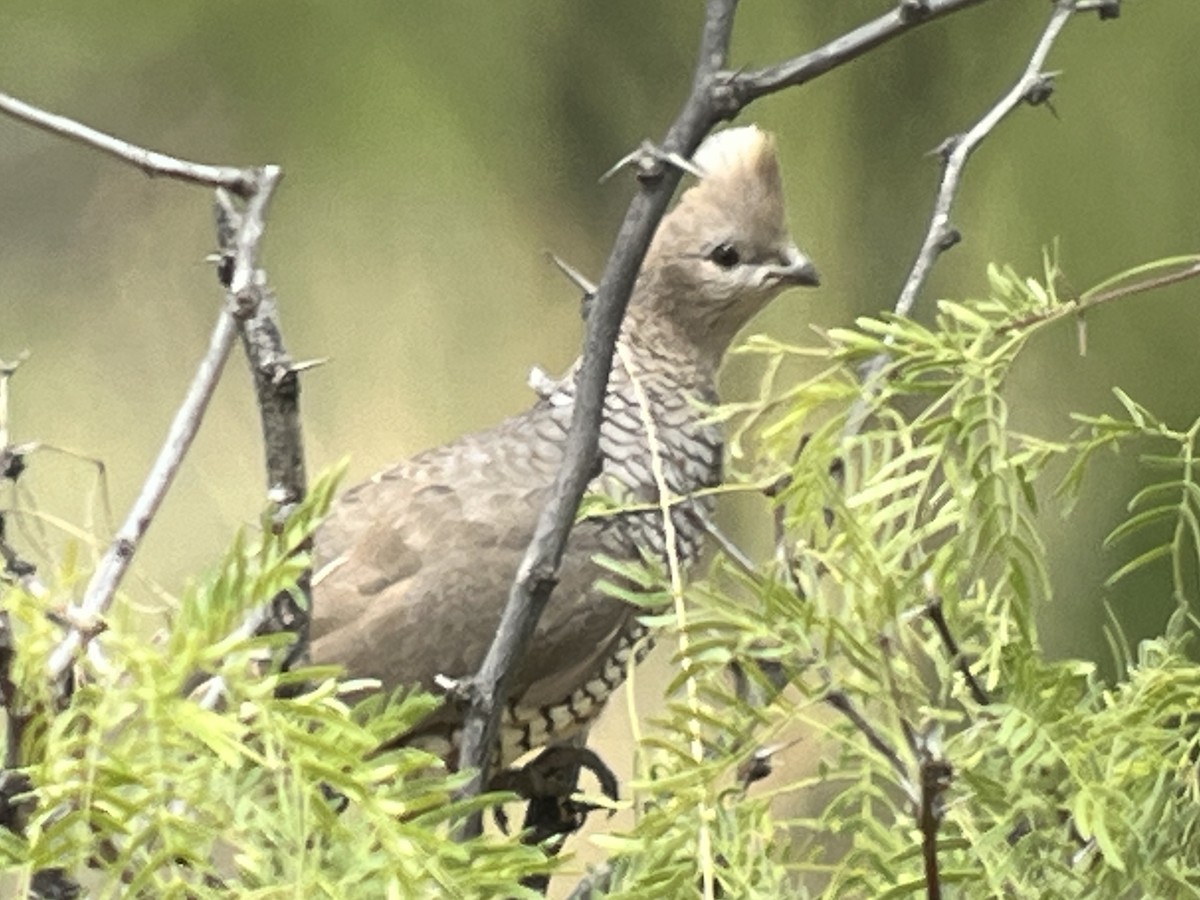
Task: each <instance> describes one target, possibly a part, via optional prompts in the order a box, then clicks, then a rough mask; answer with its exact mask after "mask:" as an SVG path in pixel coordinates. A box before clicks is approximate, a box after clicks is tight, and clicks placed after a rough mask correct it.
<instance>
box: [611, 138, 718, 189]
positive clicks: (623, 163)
mask: <svg viewBox="0 0 1200 900" xmlns="http://www.w3.org/2000/svg"><path fill="white" fill-rule="evenodd" d="M664 164H669V165H672V166H674V167H675V168H677V169H679V170H680V171H681V172H687V173H689V174H691V175H695V176H696V177H697V178H703V177H704V172H702V171H701V170H700V169H699V167H697V166H696V164H695V163H693V162H692V161H691V160H689V159H684V158H683V157H682V156H680V155H679V154H678V153H675V152H673V151H669V150H663V149H662V148H660V147H657V146H655V145H654V144H653V143H651V142H650V141H642V145H641V146H640V147H638V148H637V149H636V150H631V151H630V152H629V153H626V154H625V155H624V156H623V157H621V158H620V159H619V160H617V162H616V163H615V164H614V165H613V167H612V168H611V169H609V170H608V171H607V172H605V173H604V174H603V175H601V176H600V183H601V184H603V183H604V182H606V181H608V180H609V179H610V178H612V177H613V176H614V175H616V174H617V173H618V172H620V171H621V170H622V169H624V168H626V167H629V168H632V169H633V170H634V173H635V174H636V175H637V179H638V181H640V182H642V183H643V184H645V183H647V182H653V181H657V180H658V179H659V178H661V177H662V167H663V165H664Z"/></svg>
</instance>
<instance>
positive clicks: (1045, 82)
mask: <svg viewBox="0 0 1200 900" xmlns="http://www.w3.org/2000/svg"><path fill="white" fill-rule="evenodd" d="M1059 74H1060V73H1059V72H1042V73H1041V74H1039V75H1038V76H1037V77H1036V78H1035V79H1034V80H1033V83H1032V84H1031V85H1029V89H1028V90H1027V91H1025V97H1024V100H1025V102H1026V103H1028V104H1029V105H1030V106H1041V105H1042V104H1047V105H1048V104H1049V100H1050V98H1051V97H1052V96H1053V95H1054V79H1055V78H1056V77H1057V76H1058V75H1059ZM1051 108H1052V109H1053V107H1051Z"/></svg>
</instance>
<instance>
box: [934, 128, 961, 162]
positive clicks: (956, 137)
mask: <svg viewBox="0 0 1200 900" xmlns="http://www.w3.org/2000/svg"><path fill="white" fill-rule="evenodd" d="M961 141H962V135H961V134H952V135H950V137H948V138H946V139H945V140H944V141H942V142H941V143H940V144H938V145H937V146H936V147H934V148H933V149H932V150H930V151H929V152H928V153H927V154H926V156H936V157H937V158H938V159H940V160H941V161H942V165H946V164H947V163H949V162H950V157H951V156H953V155H954V151H955V150H956V149H957V148H958V145H959V142H961Z"/></svg>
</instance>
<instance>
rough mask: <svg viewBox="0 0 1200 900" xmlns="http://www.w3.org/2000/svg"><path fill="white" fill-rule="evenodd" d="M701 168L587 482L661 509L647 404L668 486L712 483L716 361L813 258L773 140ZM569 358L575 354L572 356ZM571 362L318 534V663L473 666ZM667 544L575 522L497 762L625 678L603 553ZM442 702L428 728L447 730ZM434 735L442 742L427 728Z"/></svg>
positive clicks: (623, 528)
mask: <svg viewBox="0 0 1200 900" xmlns="http://www.w3.org/2000/svg"><path fill="white" fill-rule="evenodd" d="M693 161H694V163H695V164H696V165H697V166H698V167H699V168H700V169H701V170H702V171H703V172H704V173H705V177H704V178H702V179H701V180H700V181H699V182H698V183H697V184H696V185H694V186H693V187H692V188H691V189H689V190H688V191H686V192H685V193H684V195H683V196H682V198H681V199H680V200H679V203H678V204H677V205H676V207H675V208H674V209H673V210H672V211H671V212H670V213H669V214H668V215H667V216H666V217H665V218H664V219H663V222H662V224H661V225H660V227H659V230H658V233H657V235H656V237H655V239H654V242H653V243H652V245H651V247H650V250H649V252H648V253H647V255H646V260H645V263H644V264H643V266H642V271H641V273H640V274H639V276H638V280H637V284H636V286H635V288H634V292H633V295H632V297H631V299H630V304H629V310H628V313H627V314H626V318H625V322H624V325H623V327H622V332H621V338H620V349H619V353H618V355H617V357H616V358H614V362H613V370H612V374H611V377H610V380H609V386H608V395H607V399H606V402H605V417H604V422H603V426H602V428H601V433H600V451H601V455H602V461H603V468H602V473H601V475H600V477H599V479H598V484H597V485H595V487H596V488H597V489H599V490H602V491H604V492H606V493H608V494H612V495H615V496H617V498H618V499H620V500H622V501H629V502H639V503H643V504H645V503H653V502H655V501H656V499H657V497H658V488H657V486H656V483H655V479H654V476H653V474H652V472H651V454H650V448H649V445H648V443H647V439H646V429H645V428H644V418H643V415H644V412H645V411H644V410H643V408H642V403H641V402H640V401H641V400H642V399H643V398H644V400H645V402H646V405H647V406H648V412H649V415H650V416H651V417H652V419H653V422H654V425H655V431H656V437H657V441H658V444H659V450H658V452H659V454H660V456H661V460H662V465H663V470H664V476H665V481H666V484H667V486H668V487H669V489H670V491H671V492H672V493H673V494H676V495H689V494H692V493H694V492H695V491H697V490H698V489H700V488H703V487H708V486H712V485H715V484H718V483H719V482H720V478H721V448H722V439H721V433H720V429H719V427H717V426H715V425H713V424H711V423H709V422H706V421H705V413H704V409H705V407H706V406H711V405H712V404H713V403H715V402H716V400H717V394H716V372H717V367H718V366H719V364H720V362H721V358H722V356H723V355H724V353H725V350H726V348H727V347H728V346H729V343H730V341H731V340H732V339H733V337H734V335H735V334H736V333H737V331H738V330H739V329H740V328H741V327H742V326H743V325H744V324H745V323H746V322H747V321H749V319H750V318H751V317H752V316H753V315H754V314H755V313H757V312H758V311H759V310H760V309H762V308H763V307H764V306H765V305H766V304H767V303H768V302H769V301H770V300H771V299H772V298H774V297H775V296H776V295H777V294H778V293H779V292H780V291H781V290H783V289H784V288H786V287H788V286H789V285H793V284H806V285H814V284H816V283H817V277H816V272H815V270H814V269H813V267H812V265H811V264H810V263H809V262H808V260H807V259H806V258H805V257H804V256H803V255H802V254H801V253H800V252H799V251H798V250H797V249H796V246H795V244H794V243H793V242H792V241H791V239H790V238H789V236H788V232H787V227H786V225H785V223H784V206H783V192H782V184H781V181H780V175H779V166H778V162H777V160H776V156H775V151H774V144H773V141H772V139H771V138H770V137H769V136H768V135H766V134H764V133H762V132H761V131H759V130H758V129H757V128H754V127H752V126H751V127H745V128H735V129H729V130H726V131H724V132H720V133H718V134H716V135H713V136H712V137H710V138H709V139H708V140H707V141H706V142H705V143H704V144H703V145H702V146H701V147H700V149H699V150H698V151H697V152H696V155H695V157H694V160H693ZM577 366H578V363H576V367H577ZM574 372H575V367H573V368H572V369H571V371H570V372H569V373H568V374H567V375H566V376H565V377H564V378H563V379H562V380H561V381H560V382H557V383H555V384H553V385H550V386H548V387H547V388H545V389H544V390H543V391H541V393H542V394H543V396H541V398H540V399H539V400H538V402H537V403H536V404H534V406H533V407H532V408H531V409H529V410H528V411H526V412H524V413H521V414H520V415H517V416H514V417H512V418H510V419H508V420H506V421H504V422H502V423H501V424H499V425H497V426H496V427H494V428H492V429H489V430H487V431H481V432H477V433H475V434H470V435H467V436H465V437H463V438H460V439H459V440H457V441H455V442H454V443H451V444H447V445H445V446H443V447H438V448H436V449H433V450H428V451H426V452H424V453H421V454H419V455H417V456H414V457H413V458H412V459H410V460H408V461H406V462H402V463H400V464H399V465H397V466H395V467H394V468H391V469H388V470H386V471H384V472H381V473H379V474H377V475H375V476H374V477H373V478H371V479H370V480H369V481H367V482H365V483H363V484H360V485H358V486H357V487H355V488H352V489H351V490H349V491H347V492H346V494H345V495H343V497H342V498H341V499H340V500H339V501H338V503H337V504H336V505H335V507H334V510H333V512H332V513H331V515H330V518H329V520H328V521H327V522H326V524H325V525H324V526H323V527H322V528H321V530H320V532H319V533H318V535H317V549H316V557H317V560H316V561H317V567H318V576H317V577H318V585H317V589H316V596H315V602H314V614H313V622H312V638H313V642H312V654H313V659H314V661H316V662H320V663H328V662H335V663H340V664H342V665H344V666H345V667H346V669H347V670H348V672H349V674H351V675H352V676H355V677H373V678H379V679H381V680H382V682H383V683H384V685H385V686H386V687H388V688H393V687H396V686H399V685H404V684H421V685H423V686H424V687H426V688H432V687H433V682H434V678H435V676H437V675H439V674H443V675H447V676H450V677H455V678H457V677H465V676H469V675H471V674H473V673H474V672H475V670H476V669H477V668H478V666H479V663H480V662H481V661H482V659H483V656H484V654H485V652H486V651H487V648H488V645H489V644H490V642H491V640H492V636H493V634H494V632H495V628H496V624H497V623H498V621H499V618H500V612H501V610H502V609H503V607H504V603H505V601H506V599H507V596H508V588H509V585H510V584H511V583H512V580H513V578H514V576H515V574H516V571H517V567H518V565H519V564H520V561H521V557H522V555H523V554H524V552H525V549H526V547H527V546H528V544H529V541H530V539H531V538H532V535H533V529H534V525H535V523H536V521H537V517H538V514H539V512H540V511H541V509H542V506H543V505H544V504H545V502H546V500H547V498H548V497H549V494H550V490H551V485H552V483H553V481H554V477H555V473H556V472H557V470H558V467H559V465H560V464H561V462H562V456H563V447H564V442H565V439H566V431H567V427H568V425H569V422H570V419H571V408H572V404H573V401H574ZM709 505H710V501H708V500H696V501H692V502H690V503H681V504H678V505H676V506H675V507H674V512H673V513H672V517H673V521H674V524H675V526H676V531H677V543H678V552H679V558H680V559H681V560H682V561H683V562H684V563H685V564H687V563H690V562H692V561H694V560H695V558H696V557H697V555H698V554H699V551H700V546H701V543H702V537H703V533H702V527H701V524H700V521H699V516H702V515H707V514H708V513H709V512H710V510H709ZM663 547H664V538H663V528H662V522H661V518H660V516H659V514H658V513H657V512H654V511H650V512H628V513H621V514H618V515H616V516H611V517H604V518H598V519H593V520H587V521H582V522H580V523H578V524H577V525H576V527H575V529H574V530H573V532H572V534H571V538H570V541H569V543H568V545H567V551H566V554H565V556H564V558H563V565H562V570H561V573H560V576H561V580H560V582H559V585H558V587H557V589H556V590H555V592H554V595H553V597H552V599H551V601H550V604H549V606H548V607H547V609H546V612H545V614H544V615H543V617H542V620H541V622H540V623H539V625H538V629H537V632H536V634H535V636H534V639H533V643H532V646H531V649H530V652H529V654H528V657H527V659H526V660H525V661H524V663H523V664H522V666H521V667H520V669H519V670H518V672H517V675H516V678H515V680H514V684H513V690H512V695H511V697H512V700H511V703H510V708H509V710H508V715H507V716H506V724H505V727H504V728H503V729H502V738H501V740H502V746H503V751H502V754H501V757H502V760H503V761H504V762H508V761H511V759H512V758H514V757H515V756H516V755H518V754H519V753H520V752H523V751H524V750H526V749H529V748H530V747H533V746H538V745H540V744H543V743H546V742H548V741H555V742H557V741H561V740H565V739H566V738H568V737H571V736H573V735H574V734H576V733H578V732H579V731H580V730H582V729H584V728H586V727H587V725H588V724H589V723H590V721H591V720H592V719H593V718H594V717H595V715H596V714H597V713H598V712H599V711H600V709H601V708H602V706H603V704H604V701H605V699H606V698H607V696H608V693H609V692H610V691H611V690H612V688H613V687H615V686H616V684H617V683H619V681H620V679H621V678H622V677H623V674H624V664H625V661H626V660H627V658H628V655H629V653H630V652H631V648H632V646H633V643H634V640H635V639H636V638H637V636H638V635H639V634H640V633H641V631H640V628H639V626H638V625H637V622H636V620H635V619H634V616H633V611H632V609H631V607H629V606H628V605H626V604H624V603H622V602H621V601H619V600H615V599H613V598H611V597H608V596H606V595H604V594H603V593H602V592H601V591H599V590H598V589H597V588H596V587H595V581H596V579H597V577H599V576H600V575H601V574H602V570H601V569H600V567H599V566H598V565H597V564H596V563H595V562H593V557H594V556H595V555H596V554H597V553H604V554H606V555H609V556H613V557H617V558H622V559H637V558H638V557H639V555H640V554H641V553H642V552H644V551H650V552H658V553H661V552H662V551H663ZM454 728H455V723H454V722H453V721H452V719H451V718H450V717H449V714H448V713H442V714H435V716H434V717H433V719H432V720H431V721H430V722H428V723H426V725H425V726H423V727H422V729H421V732H422V735H421V737H422V741H423V742H424V743H427V744H429V743H431V741H430V740H429V739H430V738H438V739H441V740H443V741H446V740H449V739H451V737H452V734H453V731H454ZM432 745H433V746H435V747H437V748H442V747H445V750H446V752H447V753H449V747H448V745H444V744H441V743H437V742H433V744H432Z"/></svg>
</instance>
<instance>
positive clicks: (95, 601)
mask: <svg viewBox="0 0 1200 900" xmlns="http://www.w3.org/2000/svg"><path fill="white" fill-rule="evenodd" d="M236 337H237V322H236V321H235V320H234V318H233V315H232V314H230V313H229V312H222V313H221V316H220V318H219V319H218V320H217V327H216V328H215V329H214V330H213V334H212V337H211V338H210V340H209V342H208V351H207V352H206V353H205V354H204V359H203V360H201V362H200V366H199V368H198V369H197V370H196V375H195V377H194V378H193V379H192V384H191V386H190V387H189V388H188V392H187V396H186V397H184V399H183V403H182V404H181V405H180V407H179V409H178V410H177V411H176V413H175V418H174V420H173V421H172V422H171V427H170V429H169V430H168V432H167V439H166V441H165V442H164V443H163V447H162V450H160V451H159V454H158V459H156V460H155V462H154V467H153V468H152V469H151V470H150V474H149V475H148V476H147V477H146V482H145V484H143V485H142V490H141V492H140V493H139V494H138V497H137V499H136V500H135V501H134V503H133V507H132V508H131V509H130V511H129V515H128V516H127V517H126V519H125V522H124V524H122V526H121V528H120V530H119V531H118V532H117V535H116V537H115V538H114V539H113V542H112V544H110V545H109V548H108V551H107V552H106V553H105V554H104V558H103V559H102V560H101V561H100V565H99V566H97V567H96V570H95V572H93V573H92V578H91V580H90V581H89V582H88V586H87V590H85V591H84V595H83V601H82V602H81V603H80V604H78V605H77V606H72V607H71V608H70V609H68V611H67V614H66V619H67V621H68V622H69V623H70V629H69V630H68V631H67V633H66V635H65V636H64V637H63V640H62V642H61V643H60V644H59V645H58V646H57V647H55V648H54V652H53V653H52V654H51V655H50V674H51V676H52V677H53V678H55V679H58V678H60V677H61V676H62V675H63V674H64V673H65V672H66V671H67V669H69V668H70V667H71V664H72V662H73V660H74V659H75V654H76V652H78V650H79V647H80V645H81V644H82V643H83V641H84V637H85V636H90V635H91V634H94V633H95V632H96V631H97V630H98V629H99V628H100V627H101V626H100V617H101V616H102V615H103V614H104V613H105V612H106V611H107V610H108V608H109V606H110V605H111V604H112V601H113V598H114V596H115V595H116V591H117V586H118V585H119V584H120V583H121V578H122V577H123V576H124V574H125V571H126V569H128V568H129V563H130V562H131V561H132V560H133V555H134V553H135V552H136V550H137V547H138V544H139V543H140V542H141V540H142V537H143V536H144V535H145V533H146V530H147V529H148V528H149V527H150V523H151V521H153V519H154V515H155V513H156V512H157V511H158V507H159V505H160V504H161V503H162V500H163V497H165V496H166V493H167V489H168V488H170V486H171V482H172V481H174V479H175V474H176V473H177V472H178V471H179V466H180V464H181V463H182V462H183V457H184V455H185V454H186V453H187V451H188V448H189V447H190V446H191V444H192V440H193V439H194V438H195V437H196V432H197V431H198V430H199V428H200V421H201V419H202V418H203V417H204V411H205V409H206V408H207V407H208V401H209V400H211V399H212V395H213V392H214V391H215V390H216V388H217V382H218V381H219V380H220V378H221V370H222V369H223V368H224V366H225V360H226V359H227V358H228V357H229V351H230V349H231V348H232V347H233V342H234V339H235V338H236Z"/></svg>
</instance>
